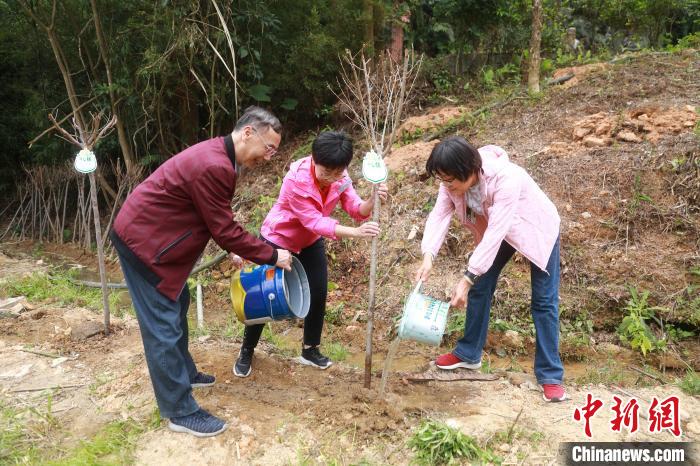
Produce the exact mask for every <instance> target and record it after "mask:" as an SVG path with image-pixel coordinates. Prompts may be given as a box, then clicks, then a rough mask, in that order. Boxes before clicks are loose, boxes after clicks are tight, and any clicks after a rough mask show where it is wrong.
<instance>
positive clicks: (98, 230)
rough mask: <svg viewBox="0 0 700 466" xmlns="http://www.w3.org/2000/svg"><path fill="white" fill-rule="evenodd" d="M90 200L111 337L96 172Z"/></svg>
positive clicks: (93, 173) (103, 299) (92, 177)
mask: <svg viewBox="0 0 700 466" xmlns="http://www.w3.org/2000/svg"><path fill="white" fill-rule="evenodd" d="M90 200H91V202H92V212H93V214H92V217H93V219H94V220H95V242H96V243H97V263H98V265H99V267H100V282H102V306H103V315H104V325H105V335H109V299H108V296H109V295H108V294H107V293H108V291H107V274H106V272H105V251H104V243H103V242H102V226H101V225H100V209H99V207H98V206H97V188H96V186H95V172H92V173H90Z"/></svg>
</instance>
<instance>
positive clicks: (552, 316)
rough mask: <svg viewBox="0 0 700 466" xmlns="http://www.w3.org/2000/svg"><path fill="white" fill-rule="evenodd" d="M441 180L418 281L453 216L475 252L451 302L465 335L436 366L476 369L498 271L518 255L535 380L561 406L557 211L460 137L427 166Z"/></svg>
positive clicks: (531, 184) (496, 156)
mask: <svg viewBox="0 0 700 466" xmlns="http://www.w3.org/2000/svg"><path fill="white" fill-rule="evenodd" d="M426 170H427V172H428V174H429V175H430V176H435V177H436V178H437V179H438V180H440V190H439V192H438V198H437V201H436V203H435V207H434V208H433V210H432V212H430V215H429V216H428V220H427V222H426V224H425V233H424V235H423V242H422V244H421V249H422V252H423V263H422V265H421V266H420V268H419V269H418V271H417V272H416V280H417V281H418V280H421V281H423V282H425V281H426V280H427V279H428V277H429V276H430V272H431V270H432V268H433V261H434V259H435V257H436V256H437V254H438V251H439V250H440V246H441V245H442V243H443V242H444V240H445V235H446V234H447V230H448V228H449V226H450V221H451V219H452V216H453V215H456V216H457V219H458V220H459V221H460V223H461V224H462V225H463V226H464V227H466V228H468V229H469V230H470V231H471V232H472V233H473V234H474V238H475V242H476V248H475V249H474V251H473V252H472V254H471V255H470V257H469V262H468V264H467V267H466V269H465V271H464V276H463V277H462V279H461V280H460V281H459V282H458V283H457V285H456V286H455V288H454V291H453V293H452V301H451V302H450V304H451V305H452V306H454V307H463V306H464V305H465V304H466V305H467V311H468V312H467V318H466V321H465V324H464V336H463V337H462V339H460V340H459V341H458V342H457V347H456V348H455V349H454V351H452V352H451V353H447V354H443V355H442V356H440V357H438V358H437V360H436V361H435V364H436V365H437V366H438V367H439V368H441V369H447V370H451V369H456V368H458V367H464V368H468V369H478V368H479V367H481V354H482V350H483V347H484V343H485V341H486V333H487V331H488V326H489V313H490V310H491V300H492V298H493V294H494V292H495V290H496V282H497V280H498V276H499V274H500V273H501V270H502V269H503V267H504V266H505V265H506V263H507V262H508V261H509V260H510V258H511V257H512V256H513V254H514V253H515V252H516V251H518V252H519V253H520V254H522V255H523V256H524V257H525V258H526V259H527V260H528V261H529V262H530V280H531V286H532V300H531V311H532V319H533V321H534V323H535V331H536V350H535V376H536V377H537V381H538V383H539V384H540V385H542V388H543V392H544V399H545V401H563V400H565V399H566V392H565V391H564V388H563V386H562V379H563V376H564V368H563V366H562V363H561V359H560V357H559V214H558V213H557V209H556V207H555V206H554V204H553V203H552V201H550V200H549V198H548V197H547V196H546V195H545V194H544V192H542V190H541V189H540V187H539V186H538V185H537V184H536V183H535V181H534V180H533V179H532V178H531V177H530V175H528V174H527V172H526V171H525V170H523V169H522V168H521V167H519V166H517V165H515V164H514V163H511V162H510V161H509V160H508V154H506V152H505V151H504V150H503V149H501V148H500V147H497V146H485V147H482V148H481V149H479V150H477V149H475V148H474V147H473V146H472V145H471V144H469V143H468V142H467V141H466V140H465V139H464V138H462V137H458V136H457V137H451V138H447V139H445V140H444V141H443V142H441V143H440V144H438V145H437V146H435V148H434V149H433V151H432V152H431V154H430V158H429V159H428V162H427V164H426Z"/></svg>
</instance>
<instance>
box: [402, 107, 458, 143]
mask: <svg viewBox="0 0 700 466" xmlns="http://www.w3.org/2000/svg"><path fill="white" fill-rule="evenodd" d="M467 112H468V110H467V108H466V107H462V106H460V107H440V108H436V109H434V110H432V111H431V112H430V113H426V114H425V115H418V116H413V117H410V118H408V119H407V120H406V121H405V122H404V123H403V124H402V125H401V126H400V127H399V135H400V136H403V135H415V134H423V133H426V132H428V131H430V130H434V129H437V128H439V127H441V126H444V125H445V124H447V123H449V122H450V121H452V120H456V119H457V118H459V117H461V116H462V115H464V114H465V113H467Z"/></svg>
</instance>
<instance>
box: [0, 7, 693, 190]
mask: <svg viewBox="0 0 700 466" xmlns="http://www.w3.org/2000/svg"><path fill="white" fill-rule="evenodd" d="M22 3H26V4H28V5H30V7H31V8H33V10H34V11H36V12H37V14H38V15H39V16H40V17H41V18H44V19H48V18H49V17H50V12H51V7H52V3H53V0H0V62H1V63H2V67H0V80H1V81H2V83H3V84H2V87H1V88H0V98H1V99H2V102H3V112H1V113H0V143H2V151H0V166H2V170H0V193H1V194H2V195H3V196H5V195H8V194H11V193H12V191H13V189H14V186H16V183H17V180H18V179H21V166H22V165H31V164H37V163H39V164H56V163H64V162H66V161H68V160H70V159H72V154H73V152H74V150H73V149H72V148H70V147H69V146H68V145H67V144H66V143H65V142H63V141H61V140H60V139H58V138H56V137H52V136H48V137H43V138H42V139H40V140H39V141H38V142H37V143H36V144H35V145H34V146H33V147H32V148H31V150H30V149H29V148H28V147H27V142H28V141H30V140H31V139H33V138H34V137H35V136H36V135H37V134H39V133H40V132H41V131H43V130H44V129H45V128H47V127H48V120H47V118H46V116H47V114H48V113H49V112H52V111H55V112H56V113H57V115H58V116H63V115H65V114H66V113H68V112H69V111H70V107H69V105H68V102H67V99H66V91H65V87H64V83H63V80H62V77H61V75H60V73H59V70H58V67H57V65H56V60H55V57H54V54H53V52H52V49H51V47H50V46H49V43H48V40H47V35H46V33H45V31H44V30H43V29H42V28H41V27H39V26H38V25H37V24H35V23H34V21H33V20H32V19H31V18H30V17H29V15H27V14H26V13H25V11H24V10H23V9H22V8H21V4H22ZM531 3H532V2H531V0H515V1H510V0H495V1H492V0H489V1H487V0H406V1H401V2H395V1H389V0H298V1H294V2H288V1H283V0H271V1H263V0H234V1H228V2H227V1H224V0H219V1H218V2H217V4H218V5H219V6H220V7H221V9H222V14H223V16H224V18H225V21H226V24H227V26H228V29H229V30H230V31H231V35H232V40H233V47H234V49H235V50H236V67H237V80H238V84H239V111H240V110H242V109H243V108H245V106H247V105H249V104H254V103H258V104H261V105H264V106H266V107H269V108H271V109H272V110H273V111H275V112H276V113H277V114H278V115H279V116H280V117H281V118H282V120H283V121H284V122H285V124H286V127H287V128H288V129H290V130H291V131H292V132H293V131H294V130H296V129H308V128H310V127H317V126H319V125H324V124H327V123H328V122H329V120H330V121H331V123H333V121H332V119H331V117H332V109H333V104H334V98H333V95H332V93H331V91H330V89H329V86H331V87H332V86H335V85H337V80H336V79H337V73H338V67H339V61H338V55H339V54H340V53H342V52H343V50H345V49H350V50H352V51H358V50H359V49H360V47H361V46H362V44H363V43H364V42H365V41H366V40H367V39H368V38H367V37H366V34H367V31H368V30H369V31H372V33H373V44H372V46H373V50H382V49H384V48H385V47H386V46H387V45H388V44H389V42H390V38H391V30H392V27H396V26H397V25H398V26H400V27H402V28H403V29H404V31H405V36H404V43H405V45H406V46H413V47H414V48H415V49H416V50H417V51H418V52H421V53H425V54H426V55H427V57H428V58H429V61H428V64H427V66H426V67H425V72H424V74H425V77H426V78H427V79H426V82H427V84H428V86H432V87H433V88H434V90H435V92H438V93H440V92H445V91H447V90H449V88H450V84H451V79H452V75H454V74H455V73H456V74H459V75H462V74H464V75H467V76H475V77H479V76H482V77H486V78H488V77H489V76H492V74H493V71H492V70H491V68H486V69H485V70H484V67H492V68H493V69H494V70H500V71H499V73H500V74H499V76H500V75H503V76H510V77H511V78H510V79H515V78H517V77H519V76H520V73H521V70H522V64H523V63H524V61H523V60H524V58H525V57H526V55H527V52H526V51H527V48H528V41H529V35H530V21H531V18H530V13H531ZM56 6H57V10H56V24H55V30H56V32H57V35H58V38H59V42H60V44H61V47H62V49H63V53H64V55H65V57H66V61H67V62H68V64H69V66H70V70H71V73H72V76H73V79H74V80H75V84H76V92H77V93H78V94H79V98H80V100H81V101H82V102H84V101H85V100H87V99H89V98H93V97H96V99H95V101H94V105H93V106H91V107H89V108H90V109H91V110H96V109H106V110H107V111H109V108H110V105H109V96H108V91H109V88H108V86H107V79H106V74H105V68H104V66H103V63H102V58H101V56H100V53H99V49H98V46H97V41H96V35H95V28H94V24H93V22H92V11H91V7H90V2H87V1H83V0H56ZM97 8H98V11H99V14H100V17H101V23H102V26H103V29H104V34H105V36H106V40H107V44H108V49H109V50H108V55H109V57H108V58H109V62H110V64H111V68H112V75H113V85H112V90H113V91H114V92H115V94H116V97H117V99H118V100H119V105H120V109H121V119H122V121H123V122H124V124H125V127H126V130H127V133H128V137H129V140H130V143H131V145H132V150H133V152H134V154H135V156H136V158H137V160H138V161H139V162H140V163H141V164H143V165H146V166H147V167H148V168H149V169H152V168H154V167H156V166H157V165H158V164H159V163H160V162H162V161H163V160H165V159H166V158H168V157H169V156H171V155H173V154H175V153H177V152H178V151H180V150H182V149H183V148H184V147H186V146H189V145H191V144H193V143H195V142H197V141H199V140H202V139H206V138H208V137H210V136H212V135H219V134H223V133H225V132H227V131H229V130H230V129H231V127H232V125H233V122H234V121H235V120H236V108H235V104H234V84H233V79H232V78H231V77H230V75H229V74H228V72H227V71H226V69H225V67H224V66H223V65H222V63H221V61H220V60H219V59H218V58H217V55H216V53H215V52H214V48H216V49H217V50H218V51H219V52H220V53H221V54H222V56H223V57H224V59H225V60H226V62H227V63H228V64H229V66H231V56H230V55H231V54H230V51H229V49H228V45H227V40H226V37H225V35H224V33H223V31H222V28H221V23H220V20H219V18H218V16H217V13H216V10H215V8H214V2H213V1H211V0H148V1H143V0H98V1H97ZM544 8H545V23H544V30H543V50H544V56H545V57H549V58H554V57H557V56H558V55H557V51H558V50H560V49H561V47H562V37H563V34H564V31H565V29H566V28H567V27H570V26H574V27H576V28H577V32H578V35H579V37H580V38H581V40H582V42H583V43H584V45H585V46H586V47H587V49H588V50H593V51H594V52H596V51H603V50H621V49H624V48H625V47H627V48H629V47H637V48H638V47H660V46H664V45H667V44H675V43H676V42H677V41H678V40H679V39H680V38H681V37H683V36H685V35H687V34H690V33H693V32H695V31H698V29H699V28H700V24H699V20H700V0H544ZM402 17H403V18H406V19H407V22H406V21H400V18H402ZM455 57H456V58H455ZM431 60H432V61H431ZM450 60H452V61H455V60H457V61H458V62H459V66H457V67H454V66H453V67H450V66H447V65H446V64H447V63H448V62H449V61H450ZM497 74H498V73H497ZM482 79H485V78H482ZM490 85H491V86H495V85H498V80H495V81H494V80H493V79H491V83H490ZM203 88H204V89H203ZM98 149H99V155H100V156H101V157H102V158H103V159H111V160H116V159H118V158H119V157H120V156H121V151H120V148H119V145H118V142H117V138H116V137H115V136H111V137H109V138H107V139H105V140H104V142H103V143H102V144H101V146H100V147H99V148H98Z"/></svg>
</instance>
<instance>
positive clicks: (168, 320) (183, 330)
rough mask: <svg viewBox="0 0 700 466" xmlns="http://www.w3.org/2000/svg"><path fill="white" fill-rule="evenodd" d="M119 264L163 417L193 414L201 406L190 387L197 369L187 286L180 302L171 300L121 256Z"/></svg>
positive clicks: (181, 294)
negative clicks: (190, 332) (188, 313)
mask: <svg viewBox="0 0 700 466" xmlns="http://www.w3.org/2000/svg"><path fill="white" fill-rule="evenodd" d="M119 262H121V266H122V271H123V272H124V278H125V280H126V285H127V287H128V288H129V294H130V295H131V301H132V303H133V304H134V308H135V309H136V318H137V319H138V321H139V327H140V329H141V339H142V340H143V349H144V352H145V353H146V363H147V365H148V373H149V374H150V375H151V383H152V384H153V391H154V392H155V395H156V401H157V402H158V408H159V409H160V415H161V416H162V417H164V418H171V417H180V416H187V415H188V414H192V413H194V412H195V411H197V410H198V409H199V405H198V404H197V402H196V401H195V400H194V398H193V397H192V386H191V385H190V381H191V380H193V379H194V377H195V376H196V375H197V368H196V366H195V365H194V361H193V360H192V355H191V354H190V351H189V349H188V346H189V341H188V328H187V309H188V308H189V305H190V292H189V290H188V289H187V285H185V287H184V288H183V289H182V292H181V293H180V297H179V299H178V300H177V301H172V300H170V299H169V298H166V297H165V296H163V295H162V294H161V293H160V292H159V291H158V290H157V289H156V288H155V287H154V286H153V285H151V284H150V283H148V282H147V281H146V280H145V279H144V278H143V277H142V276H141V275H140V274H139V273H138V272H137V271H136V269H134V267H133V266H132V265H131V264H129V262H128V261H127V260H125V259H124V257H122V256H121V254H120V255H119Z"/></svg>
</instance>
